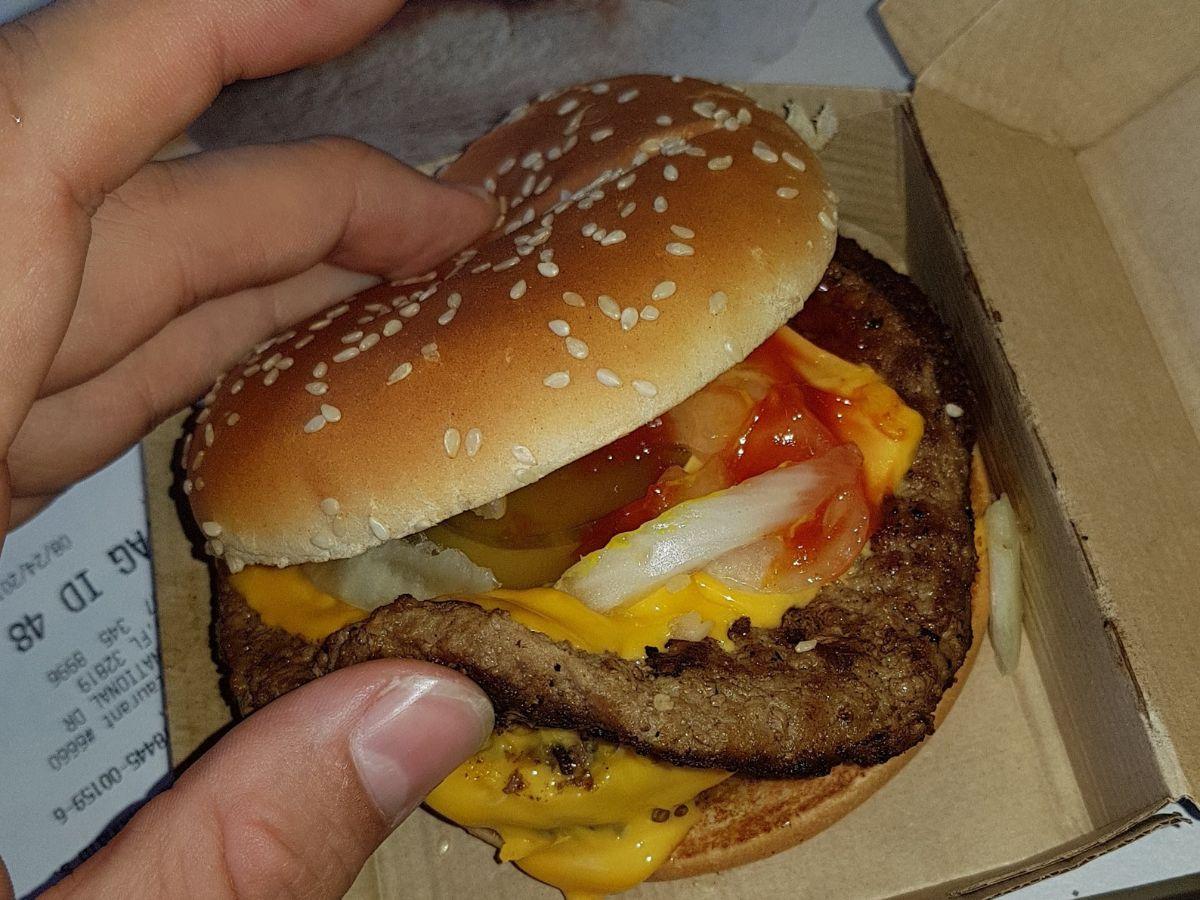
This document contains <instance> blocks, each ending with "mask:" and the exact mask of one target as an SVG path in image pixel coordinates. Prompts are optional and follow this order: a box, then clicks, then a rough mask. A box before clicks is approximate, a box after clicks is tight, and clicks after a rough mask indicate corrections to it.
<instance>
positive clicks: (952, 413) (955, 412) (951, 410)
mask: <svg viewBox="0 0 1200 900" xmlns="http://www.w3.org/2000/svg"><path fill="white" fill-rule="evenodd" d="M964 412H965V410H964V409H963V408H962V407H961V406H959V405H958V404H957V403H947V404H946V415H948V416H949V417H950V418H952V419H959V418H962V415H963V413H964Z"/></svg>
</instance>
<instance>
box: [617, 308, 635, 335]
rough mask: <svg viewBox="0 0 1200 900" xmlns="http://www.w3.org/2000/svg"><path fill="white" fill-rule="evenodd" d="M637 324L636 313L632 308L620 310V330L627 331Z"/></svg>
mask: <svg viewBox="0 0 1200 900" xmlns="http://www.w3.org/2000/svg"><path fill="white" fill-rule="evenodd" d="M637 322H638V311H637V310H636V309H634V308H633V307H632V306H627V307H625V308H624V309H623V310H621V330H622V331H629V330H630V329H631V328H633V326H634V325H636V324H637Z"/></svg>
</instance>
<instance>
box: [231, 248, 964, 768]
mask: <svg viewBox="0 0 1200 900" xmlns="http://www.w3.org/2000/svg"><path fill="white" fill-rule="evenodd" d="M791 324H792V327H794V328H795V329H796V330H797V331H799V332H800V333H801V334H803V335H804V336H805V337H806V338H808V339H809V340H811V341H813V342H814V343H816V344H817V345H819V346H821V347H823V348H824V349H826V350H828V351H830V352H832V353H834V354H836V355H838V356H840V357H842V358H843V359H846V360H849V361H851V362H856V363H866V364H867V365H870V366H871V367H872V368H874V369H875V370H876V371H877V372H879V373H880V374H881V375H882V376H883V377H884V379H885V380H886V381H887V382H888V384H889V385H891V387H892V388H893V389H894V390H896V392H897V393H898V394H899V395H900V396H901V397H902V398H903V399H904V401H905V402H906V403H907V404H908V405H909V406H910V407H912V408H913V409H915V410H916V411H917V412H919V413H920V414H921V415H922V416H923V417H924V419H925V433H924V436H923V438H922V440H921V443H920V446H919V448H918V451H917V455H916V459H915V461H914V463H913V466H912V469H911V470H910V471H909V473H908V475H907V476H906V477H905V479H904V481H903V483H902V485H901V487H900V489H899V490H898V492H897V494H896V495H895V496H893V497H891V498H889V499H887V500H885V502H884V506H883V509H882V520H881V523H880V526H879V528H878V530H877V531H876V532H875V534H874V535H873V536H872V538H871V542H870V545H869V548H870V550H869V553H867V554H864V556H863V557H862V558H861V559H860V560H859V561H858V563H856V565H855V566H854V567H853V568H852V570H851V571H850V572H848V573H847V574H846V575H844V576H843V577H842V578H841V579H839V580H838V581H837V582H836V583H833V584H830V585H828V586H826V587H825V588H823V589H822V590H821V591H820V592H819V593H818V595H817V596H816V598H815V599H814V600H813V601H812V602H811V603H810V604H809V605H808V606H805V607H804V608H802V609H793V610H791V611H790V612H789V613H787V615H786V616H785V617H784V620H783V623H782V625H781V626H780V627H779V628H776V629H755V628H749V627H748V626H747V627H739V626H742V625H745V624H746V623H745V620H742V621H741V622H738V623H735V625H734V628H733V629H732V630H731V631H732V633H733V634H735V635H736V636H737V640H736V645H737V646H736V650H735V651H733V652H732V653H730V652H726V651H724V650H722V649H721V648H720V647H719V646H718V645H717V644H716V643H715V642H714V641H712V640H705V641H703V642H698V643H697V642H686V641H673V642H671V643H670V644H668V646H667V648H666V649H665V650H662V651H657V652H651V653H649V655H647V656H646V657H645V658H644V659H640V660H625V659H621V658H618V657H616V656H612V655H609V654H602V655H598V654H592V653H586V652H584V651H582V650H578V649H575V648H574V647H572V646H570V645H568V644H566V643H561V642H556V641H553V640H551V639H550V638H548V637H546V636H544V635H542V634H539V633H536V632H533V631H530V630H529V629H527V628H525V627H524V626H522V625H520V624H518V623H517V622H515V621H513V620H512V619H510V618H509V617H508V615H507V614H505V613H503V612H500V611H493V612H489V611H486V610H484V609H482V608H481V607H479V606H476V605H474V604H472V603H469V602H465V601H454V600H446V601H436V602H434V601H428V602H418V601H414V600H412V599H410V598H400V599H398V600H397V601H395V602H394V603H392V604H391V605H389V606H385V607H382V608H380V609H378V610H376V611H375V612H374V613H373V614H372V615H371V616H370V617H369V618H367V619H365V620H363V621H362V622H359V623H356V624H354V625H350V626H347V627H345V628H342V629H341V630H339V631H338V632H336V633H334V634H333V635H331V636H330V637H329V638H328V639H327V640H326V641H325V642H324V643H323V644H321V645H318V644H315V643H310V642H308V641H305V640H303V639H301V638H298V637H295V636H293V635H290V634H288V633H286V632H283V631H281V630H279V629H276V628H272V627H268V626H266V625H264V624H263V623H262V621H261V619H260V618H259V617H258V614H257V613H255V612H254V611H253V610H252V609H251V608H250V607H249V606H248V605H247V604H246V602H245V601H244V600H243V599H242V597H241V596H240V595H239V594H237V593H236V592H235V591H234V590H233V589H232V588H231V587H230V586H229V585H228V583H227V582H226V581H225V579H224V577H223V572H222V573H219V574H218V581H219V582H220V590H219V594H218V639H219V644H220V651H221V656H222V658H223V660H224V661H225V663H226V665H227V666H228V669H229V682H230V688H231V691H232V693H233V696H234V698H235V700H236V702H237V705H238V708H239V709H240V711H241V712H242V713H248V712H249V711H251V710H253V709H255V708H256V707H259V706H262V705H263V704H265V703H267V702H269V701H270V700H272V699H274V698H275V697H276V696H278V695H280V694H282V693H285V692H286V691H288V690H290V689H292V688H294V687H296V686H298V685H300V684H302V683H303V682H305V681H308V680H309V679H311V678H313V677H315V676H317V675H320V674H324V673H326V672H329V671H332V670H334V669H338V668H341V667H343V666H348V665H353V664H355V663H358V662H363V661H365V660H369V659H378V658H383V657H411V658H416V659H424V660H428V661H431V662H436V663H441V664H443V665H447V666H450V667H452V668H455V669H458V670H459V671H461V672H463V673H464V674H466V675H467V676H468V677H470V678H472V679H473V680H475V681H476V682H478V683H479V684H480V685H481V686H482V687H483V688H484V690H486V691H487V693H488V694H489V695H490V696H491V698H492V700H493V701H494V703H495V704H496V709H497V713H498V715H499V721H500V722H501V723H512V722H523V723H529V724H533V725H539V726H550V727H561V728H569V729H574V730H577V731H579V732H581V733H584V734H585V735H588V736H594V737H600V738H604V739H608V740H612V741H617V742H619V743H622V744H626V745H629V746H632V747H634V748H636V749H637V750H639V751H641V752H643V753H646V754H648V755H650V756H654V757H657V758H660V759H665V760H668V761H670V762H673V763H677V764H683V765H694V766H707V767H718V768H722V769H728V770H732V771H736V772H740V773H743V774H750V775H757V776H766V777H801V776H812V775H822V774H825V773H826V772H828V771H829V770H830V769H831V768H832V767H833V766H835V765H837V764H839V763H844V762H851V763H857V764H859V765H872V764H875V763H879V762H882V761H884V760H886V759H888V758H890V757H892V756H894V755H896V754H898V753H901V752H903V751H904V750H906V749H908V748H909V747H911V746H913V745H914V744H916V743H917V742H918V741H920V740H921V739H922V738H923V737H924V736H925V735H926V734H928V733H929V732H930V731H932V728H933V713H934V710H935V708H936V706H937V703H938V700H939V699H940V698H941V696H942V693H943V692H944V691H945V690H946V688H947V687H948V686H949V685H950V684H951V683H952V682H953V680H954V674H955V672H956V671H957V669H958V667H959V666H960V665H961V663H962V661H963V657H964V655H965V653H966V651H967V648H968V647H969V646H970V643H971V625H970V614H971V610H970V588H971V582H972V580H973V578H974V574H975V550H974V544H973V539H972V527H973V522H972V515H971V509H970V503H969V497H968V475H969V466H970V448H971V445H972V441H973V435H972V427H971V422H970V415H969V410H970V402H969V400H970V397H969V391H968V388H967V386H966V383H965V381H964V379H963V377H962V373H961V370H960V367H959V363H958V361H957V359H956V358H955V356H954V354H953V352H952V350H951V348H950V343H949V340H948V337H947V335H946V333H945V330H944V329H943V327H942V326H941V324H940V323H939V321H938V320H937V318H936V317H935V315H934V314H933V312H932V310H931V309H930V308H929V306H928V303H927V302H926V300H925V298H924V297H923V296H922V295H921V294H920V292H919V291H918V290H917V288H916V287H915V286H914V285H913V284H912V282H911V281H909V280H908V279H907V278H905V277H903V276H901V275H898V274H897V273H895V272H894V271H892V269H891V268H890V267H888V266H887V265H885V264H884V263H882V262H880V261H878V260H876V259H874V258H872V257H871V256H869V255H868V254H867V253H865V252H864V251H863V250H862V249H861V248H859V247H858V245H857V244H854V243H853V242H851V241H847V240H845V239H842V240H841V241H840V243H839V245H838V249H837V254H836V255H835V257H834V260H833V262H832V263H831V264H830V266H829V269H828V271H827V272H826V274H825V277H824V279H823V280H822V282H821V284H820V286H819V288H818V289H817V291H816V292H814V293H813V295H812V297H811V298H810V299H809V300H808V302H807V304H806V305H805V308H804V310H803V312H801V313H800V314H799V315H798V316H796V318H795V319H793V321H792V323H791ZM947 404H954V405H956V406H958V407H959V408H961V409H962V410H963V411H964V412H965V414H963V415H959V416H954V417H952V416H950V415H948V413H947V409H946V408H947ZM951 409H953V407H951ZM954 411H955V412H956V413H957V412H958V410H954ZM814 639H815V640H816V642H817V643H816V645H815V647H813V648H812V649H809V650H806V651H803V652H798V651H797V650H796V645H797V643H799V642H801V641H811V640H814Z"/></svg>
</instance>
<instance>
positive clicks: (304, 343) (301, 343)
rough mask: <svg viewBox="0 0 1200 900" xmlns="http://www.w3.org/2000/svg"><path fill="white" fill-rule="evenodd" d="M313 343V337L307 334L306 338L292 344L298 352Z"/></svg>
mask: <svg viewBox="0 0 1200 900" xmlns="http://www.w3.org/2000/svg"><path fill="white" fill-rule="evenodd" d="M312 342H313V335H311V334H306V335H305V336H304V337H302V338H300V340H298V341H296V343H294V344H292V347H294V348H295V349H296V350H303V349H304V348H305V347H307V346H308V345H309V344H311V343H312Z"/></svg>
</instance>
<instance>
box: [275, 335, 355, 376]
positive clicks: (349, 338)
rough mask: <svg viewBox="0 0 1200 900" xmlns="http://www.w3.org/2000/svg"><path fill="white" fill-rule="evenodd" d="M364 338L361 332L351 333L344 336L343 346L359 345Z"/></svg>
mask: <svg viewBox="0 0 1200 900" xmlns="http://www.w3.org/2000/svg"><path fill="white" fill-rule="evenodd" d="M362 336H363V333H362V332H361V331H351V332H349V333H347V334H343V335H342V343H343V344H357V343H358V342H359V341H361V340H362ZM271 365H274V363H272V364H271ZM264 368H268V369H269V368H270V366H265V367H264Z"/></svg>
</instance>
